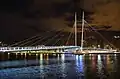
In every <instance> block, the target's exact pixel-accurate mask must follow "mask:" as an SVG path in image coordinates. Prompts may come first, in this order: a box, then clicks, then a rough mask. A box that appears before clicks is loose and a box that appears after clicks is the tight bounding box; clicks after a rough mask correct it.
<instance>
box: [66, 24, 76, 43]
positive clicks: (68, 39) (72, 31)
mask: <svg viewBox="0 0 120 79" xmlns="http://www.w3.org/2000/svg"><path fill="white" fill-rule="evenodd" d="M73 31H74V25H73V28H72V32H73ZM72 32H70V34H69V36H68V39H67V41H66V43H65V45H67V43H68V41H69V39H70V37H71V35H72V34H73V33H72Z"/></svg>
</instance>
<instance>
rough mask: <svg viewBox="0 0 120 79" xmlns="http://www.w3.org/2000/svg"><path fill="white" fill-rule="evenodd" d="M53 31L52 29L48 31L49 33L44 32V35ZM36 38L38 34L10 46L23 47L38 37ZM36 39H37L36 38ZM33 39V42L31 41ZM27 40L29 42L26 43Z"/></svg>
mask: <svg viewBox="0 0 120 79" xmlns="http://www.w3.org/2000/svg"><path fill="white" fill-rule="evenodd" d="M54 30H55V29H52V30H50V31H45V32H44V33H46V32H48V33H49V32H52V31H54ZM38 36H40V34H37V35H35V36H32V37H30V38H27V39H25V40H22V41H20V42H17V43H15V44H12V45H10V46H14V45H16V44H17V45H18V44H19V46H22V45H24V44H27V43H29V42H31V41H33V40H36V39H38V38H40V37H38ZM37 37H38V38H37ZM32 39H33V40H32ZM28 40H29V41H28ZM25 41H27V42H25ZM23 42H24V43H23ZM20 43H22V44H20Z"/></svg>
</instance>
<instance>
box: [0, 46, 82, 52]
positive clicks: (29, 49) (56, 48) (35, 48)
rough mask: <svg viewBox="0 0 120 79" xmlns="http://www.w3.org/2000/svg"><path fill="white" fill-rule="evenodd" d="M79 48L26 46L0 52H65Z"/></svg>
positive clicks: (7, 48)
mask: <svg viewBox="0 0 120 79" xmlns="http://www.w3.org/2000/svg"><path fill="white" fill-rule="evenodd" d="M76 48H80V47H79V46H28V47H0V52H19V51H39V50H66V49H76Z"/></svg>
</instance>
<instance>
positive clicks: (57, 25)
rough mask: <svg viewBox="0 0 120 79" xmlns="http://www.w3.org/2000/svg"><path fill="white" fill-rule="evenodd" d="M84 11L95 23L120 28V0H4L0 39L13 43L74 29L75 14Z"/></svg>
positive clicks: (0, 3) (1, 4) (2, 1)
mask: <svg viewBox="0 0 120 79" xmlns="http://www.w3.org/2000/svg"><path fill="white" fill-rule="evenodd" d="M82 10H84V11H85V16H88V17H87V18H86V20H88V21H89V20H90V23H91V24H93V25H96V26H97V27H101V26H111V28H109V29H107V30H109V31H120V19H119V17H120V1H119V0H1V1H0V27H1V28H0V40H1V41H5V42H7V43H8V42H10V43H12V42H15V41H19V40H22V39H25V38H28V37H31V36H34V35H36V34H39V33H41V32H43V31H46V30H48V31H49V30H52V29H55V30H60V29H64V32H70V31H71V27H72V26H71V27H70V26H69V23H70V22H72V21H71V16H74V12H75V11H76V12H78V13H79V14H78V15H79V16H81V12H82ZM66 18H67V19H66ZM72 19H73V18H72Z"/></svg>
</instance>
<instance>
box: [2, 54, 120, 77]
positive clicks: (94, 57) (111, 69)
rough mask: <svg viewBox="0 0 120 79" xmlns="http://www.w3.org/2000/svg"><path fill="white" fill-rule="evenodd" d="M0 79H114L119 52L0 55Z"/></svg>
mask: <svg viewBox="0 0 120 79" xmlns="http://www.w3.org/2000/svg"><path fill="white" fill-rule="evenodd" d="M0 58H1V59H0V60H1V62H0V79H21V78H23V79H61V78H62V79H96V78H97V79H117V78H119V77H118V76H119V75H118V74H119V69H120V63H119V62H120V59H119V58H120V56H119V54H88V55H73V54H23V55H20V54H7V55H6V54H2V55H0Z"/></svg>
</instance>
